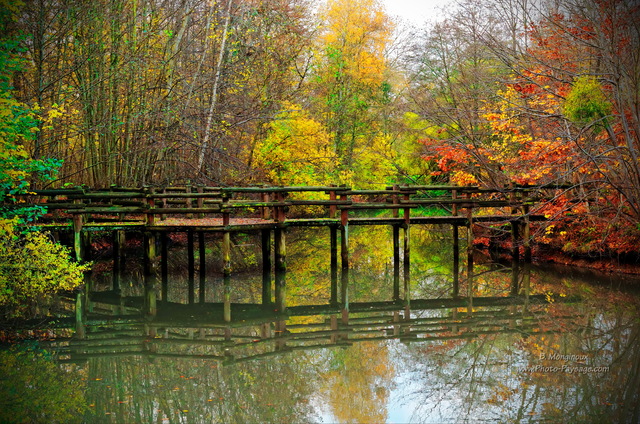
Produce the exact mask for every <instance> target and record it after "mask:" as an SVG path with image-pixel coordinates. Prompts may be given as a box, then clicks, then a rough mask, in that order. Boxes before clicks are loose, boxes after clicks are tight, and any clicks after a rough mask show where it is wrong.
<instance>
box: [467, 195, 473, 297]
mask: <svg viewBox="0 0 640 424" xmlns="http://www.w3.org/2000/svg"><path fill="white" fill-rule="evenodd" d="M467 199H468V200H469V205H468V208H467V221H468V226H467V297H468V298H469V310H471V308H473V238H474V237H473V207H472V205H471V200H472V199H471V193H467Z"/></svg>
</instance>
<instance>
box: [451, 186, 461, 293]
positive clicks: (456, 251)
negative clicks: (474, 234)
mask: <svg viewBox="0 0 640 424" xmlns="http://www.w3.org/2000/svg"><path fill="white" fill-rule="evenodd" d="M457 198H458V191H457V190H452V191H451V200H453V201H454V203H452V204H451V215H453V216H458V205H457V204H456V203H455V201H456V199H457ZM452 236H453V290H452V293H451V297H454V298H455V297H458V296H460V234H459V228H458V225H456V224H453V234H452Z"/></svg>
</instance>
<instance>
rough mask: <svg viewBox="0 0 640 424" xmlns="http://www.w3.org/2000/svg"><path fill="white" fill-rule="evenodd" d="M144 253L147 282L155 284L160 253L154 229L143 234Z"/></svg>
mask: <svg viewBox="0 0 640 424" xmlns="http://www.w3.org/2000/svg"><path fill="white" fill-rule="evenodd" d="M143 239H144V240H143V245H144V250H145V255H144V276H145V284H147V285H151V284H153V279H154V278H155V273H156V266H157V261H158V255H157V250H156V234H155V233H154V232H153V231H146V232H145V233H144V236H143Z"/></svg>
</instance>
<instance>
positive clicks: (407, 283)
mask: <svg viewBox="0 0 640 424" xmlns="http://www.w3.org/2000/svg"><path fill="white" fill-rule="evenodd" d="M405 225H406V226H405V227H404V260H403V262H402V265H403V271H404V275H403V281H404V303H405V306H406V307H407V308H408V307H409V305H410V304H411V273H410V269H411V247H410V237H409V228H410V227H409V224H405Z"/></svg>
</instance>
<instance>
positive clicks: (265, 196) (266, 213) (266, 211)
mask: <svg viewBox="0 0 640 424" xmlns="http://www.w3.org/2000/svg"><path fill="white" fill-rule="evenodd" d="M260 197H261V200H262V201H263V202H264V203H269V201H271V195H270V194H269V193H260ZM260 209H261V212H262V219H265V220H266V219H269V218H271V210H270V208H269V207H267V206H261V207H260Z"/></svg>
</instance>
